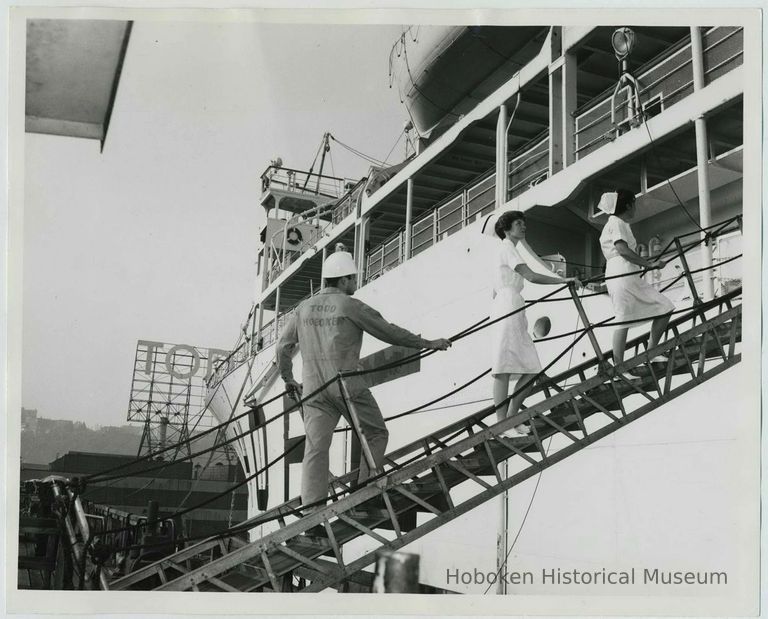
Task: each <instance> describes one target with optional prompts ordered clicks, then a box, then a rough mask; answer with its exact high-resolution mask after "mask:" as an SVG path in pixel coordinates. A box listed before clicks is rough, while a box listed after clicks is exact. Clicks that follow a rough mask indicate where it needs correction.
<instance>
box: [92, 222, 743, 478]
mask: <svg viewBox="0 0 768 619" xmlns="http://www.w3.org/2000/svg"><path fill="white" fill-rule="evenodd" d="M740 219H741V216H740V215H737V216H735V217H732V218H730V219H728V220H726V221H724V222H718V223H716V224H713V225H711V226H708V227H707V228H705V229H703V230H705V231H709V230H712V229H715V228H720V229H721V230H722V229H723V228H725V227H726V226H727V225H728V224H729V223H732V222H733V221H737V220H740ZM686 236H687V235H686ZM706 240H707V239H706V237H705V238H704V239H700V240H699V241H698V242H697V243H694V244H692V245H691V247H693V246H695V245H696V244H700V243H702V242H706ZM706 268H710V267H705V269H704V270H706ZM711 268H715V267H711ZM632 275H635V272H631V273H627V274H623V275H620V276H618V277H627V276H632ZM599 278H600V277H599V276H598V277H597V278H595V279H599ZM602 279H606V278H605V276H602ZM562 289H563V288H558V289H556V290H554V291H552V292H550V293H548V294H546V295H544V296H542V297H540V298H538V299H536V300H533V301H527V302H526V303H525V304H524V305H523V306H522V307H520V308H518V309H516V310H513V311H512V312H510V313H509V314H506V315H504V316H501V317H499V318H496V319H494V320H493V321H490V322H486V320H487V319H484V320H482V321H480V322H478V323H476V324H475V325H473V326H472V327H470V328H468V329H465V330H463V331H462V332H460V334H458V335H457V336H454V338H453V339H460V338H462V337H467V336H468V335H472V334H473V333H475V332H476V331H477V330H479V329H481V328H487V327H488V326H490V325H491V324H493V323H494V322H498V321H499V320H503V319H505V318H507V317H509V316H511V315H513V314H515V313H518V312H521V311H525V309H526V308H528V307H530V306H531V305H534V304H536V303H541V302H547V301H548V300H551V301H556V300H560V299H556V298H555V299H553V298H552V297H553V296H554V295H555V294H556V293H557V292H559V291H560V290H562ZM614 324H615V323H614ZM434 352H435V351H419V352H417V353H414V354H413V355H410V356H407V357H405V358H404V359H401V360H399V361H396V362H391V363H387V364H384V365H383V366H377V367H375V368H370V369H368V370H363V371H356V372H346V373H344V376H345V377H346V376H351V375H361V374H367V373H370V372H375V371H380V370H382V369H385V368H389V367H397V366H399V365H402V364H404V363H409V362H411V361H414V360H415V359H417V358H423V357H426V356H429V355H431V354H433V353H434ZM332 382H333V379H331V380H329V381H327V382H326V383H325V384H324V385H321V386H320V387H319V388H318V389H317V390H315V391H314V392H313V393H312V394H308V395H304V396H303V397H302V399H301V400H300V402H299V404H300V403H301V402H304V401H306V400H307V399H308V398H310V397H312V396H314V395H315V394H316V393H319V392H320V391H322V390H323V389H325V388H327V387H328V386H329V385H330V384H331V383H332ZM286 393H287V392H286V391H283V392H282V393H280V394H277V395H276V396H274V397H272V398H270V399H269V400H267V401H265V402H262V403H261V405H260V406H261V407H262V408H263V407H265V406H267V405H268V404H270V403H272V402H274V401H276V400H279V399H280V398H281V397H283V396H284V395H285V394H286ZM294 408H295V407H294V406H291V407H289V408H287V409H285V410H283V411H282V412H281V413H278V414H277V415H275V416H273V417H270V418H269V419H268V420H266V421H265V422H264V423H263V424H260V425H259V426H258V427H257V428H254V430H255V429H259V428H261V427H263V426H265V425H268V424H270V423H272V422H274V421H276V420H277V419H280V418H281V417H282V416H284V415H286V414H289V413H290V412H291V411H292V410H294ZM248 414H250V412H249V411H246V412H245V413H242V414H240V415H237V416H235V417H233V418H232V419H230V420H228V421H227V422H224V423H222V424H219V426H214V427H212V428H209V429H207V430H205V431H204V432H201V433H200V434H198V435H196V436H195V437H193V439H192V440H196V439H198V438H201V437H203V436H205V435H206V434H209V433H211V432H213V431H217V430H218V429H220V428H222V427H225V426H228V424H230V423H232V422H234V421H236V420H238V419H241V418H243V417H245V416H246V415H248ZM173 448H174V446H169V447H167V448H166V450H170V449H173ZM158 453H162V452H158ZM144 459H146V456H145V457H144ZM138 461H141V459H137V460H136V461H135V462H138ZM135 462H132V463H128V464H124V465H118V466H116V467H112V468H111V469H108V471H107V472H111V471H116V470H120V469H122V468H125V467H126V466H128V465H132V464H135ZM161 466H167V464H163V465H161ZM103 474H104V473H102V475H103ZM90 477H91V478H93V477H98V476H97V475H93V476H90Z"/></svg>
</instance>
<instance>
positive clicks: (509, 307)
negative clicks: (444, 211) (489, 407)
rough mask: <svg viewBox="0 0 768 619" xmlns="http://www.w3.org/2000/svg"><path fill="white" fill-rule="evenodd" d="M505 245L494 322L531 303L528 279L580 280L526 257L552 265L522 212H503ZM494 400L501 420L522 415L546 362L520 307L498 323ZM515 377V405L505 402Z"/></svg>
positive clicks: (500, 226)
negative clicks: (531, 238)
mask: <svg viewBox="0 0 768 619" xmlns="http://www.w3.org/2000/svg"><path fill="white" fill-rule="evenodd" d="M494 232H495V233H496V236H498V237H499V238H500V239H501V246H500V247H499V250H498V252H497V254H496V258H495V261H494V264H493V266H494V269H493V302H492V306H491V316H490V318H491V320H494V319H497V318H500V317H501V316H505V315H507V314H509V313H510V312H514V311H515V310H519V309H520V308H522V307H523V306H524V305H525V301H524V299H523V297H522V294H521V292H522V290H523V284H524V281H523V280H528V281H529V282H532V283H534V284H565V283H568V282H576V283H577V285H578V280H577V279H576V278H575V277H560V276H557V275H543V274H541V273H537V272H536V271H534V270H533V269H531V267H529V266H528V265H527V264H526V262H525V261H524V260H523V259H522V257H521V256H520V253H519V252H518V248H519V247H524V248H525V249H526V250H527V251H528V253H529V255H530V256H531V257H532V258H533V260H534V261H535V262H536V263H537V264H538V265H539V266H540V267H541V268H542V269H543V270H547V271H548V270H549V267H548V266H547V265H546V264H545V263H544V262H543V261H542V260H541V259H540V258H539V257H538V256H537V255H536V253H535V252H534V251H533V250H532V249H531V247H530V246H529V245H528V243H527V242H526V241H525V216H524V215H523V213H522V212H521V211H507V212H506V213H503V214H502V215H500V216H499V218H498V219H497V220H496V224H495V226H494ZM492 329H493V332H494V338H493V368H492V370H491V375H492V376H493V403H494V405H495V406H496V416H497V418H498V420H499V421H503V420H504V419H506V418H507V417H511V416H513V415H516V414H517V413H518V411H519V410H520V406H521V405H522V403H523V400H524V399H525V396H526V395H527V394H528V392H529V390H530V387H531V386H532V384H531V383H532V382H533V379H534V378H535V376H536V375H537V374H538V373H539V372H540V371H541V361H540V360H539V355H538V354H537V353H536V346H535V345H534V343H533V340H532V339H531V336H530V335H529V334H528V320H527V318H526V317H525V312H524V311H518V312H517V313H514V314H512V315H511V316H509V317H508V318H505V319H504V320H500V321H499V322H497V323H496V324H495V325H494V326H493V327H492ZM513 379H515V387H514V389H513V394H514V395H513V397H512V399H511V400H510V402H509V406H503V403H504V402H505V401H506V400H507V396H508V393H509V383H510V381H511V380H513ZM529 432H530V430H529V428H528V427H527V426H526V425H524V424H521V425H518V426H516V427H515V428H513V429H512V430H511V431H508V432H505V433H504V435H506V436H508V437H510V436H514V435H525V434H528V433H529Z"/></svg>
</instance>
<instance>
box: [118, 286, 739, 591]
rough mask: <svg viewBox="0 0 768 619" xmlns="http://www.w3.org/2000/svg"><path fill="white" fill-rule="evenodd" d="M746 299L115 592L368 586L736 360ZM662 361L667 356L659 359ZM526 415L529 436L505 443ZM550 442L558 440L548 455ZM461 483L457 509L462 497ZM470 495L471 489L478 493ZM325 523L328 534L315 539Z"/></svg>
mask: <svg viewBox="0 0 768 619" xmlns="http://www.w3.org/2000/svg"><path fill="white" fill-rule="evenodd" d="M740 295H741V290H740V289H738V290H734V291H732V292H730V293H729V294H727V295H723V296H721V297H718V298H716V299H714V300H712V301H708V302H705V303H699V304H696V305H695V306H694V307H693V308H692V309H691V310H689V311H688V312H686V313H685V314H680V315H678V317H676V318H675V319H673V320H671V321H670V323H669V326H668V330H667V334H668V337H667V339H666V340H665V341H664V342H662V343H661V344H659V345H658V346H656V347H654V348H652V349H647V350H646V349H643V347H642V341H644V339H643V338H637V339H636V340H634V341H633V342H630V345H629V346H630V347H629V348H628V351H630V350H634V356H632V357H631V358H630V359H629V360H627V361H625V362H623V363H621V364H619V365H618V366H616V367H615V368H612V367H610V366H608V365H607V363H606V362H605V357H606V356H609V353H608V354H606V355H600V354H598V355H596V356H595V357H594V358H593V359H591V360H588V361H586V362H585V363H583V364H581V365H578V366H576V367H573V368H571V369H569V370H567V371H565V372H563V373H561V374H558V375H557V376H554V377H543V378H542V380H540V381H539V382H538V383H537V385H536V386H535V387H534V392H538V393H539V394H540V397H543V398H544V399H542V400H540V401H538V402H537V403H535V404H533V405H532V406H530V407H529V408H527V409H524V410H523V411H522V412H521V413H520V414H519V415H516V416H515V417H511V418H507V419H505V420H504V421H501V422H498V423H495V424H493V423H487V422H486V421H484V419H485V418H488V417H489V416H491V418H493V417H492V415H493V407H492V406H491V407H487V408H485V409H484V410H482V411H479V412H477V413H475V414H474V415H471V416H468V417H466V418H464V419H462V420H460V421H457V422H454V423H451V424H449V425H447V426H445V427H443V428H442V429H440V430H438V431H436V432H433V433H431V434H429V435H427V436H424V437H423V438H421V439H419V440H417V441H415V442H413V443H411V444H409V445H406V446H404V447H401V448H399V449H397V450H395V451H393V452H391V453H390V454H388V455H387V457H386V464H385V471H384V472H383V473H382V474H381V475H380V476H378V478H376V479H375V480H374V481H371V482H370V483H368V484H367V485H364V486H362V487H359V488H358V489H351V488H350V486H349V485H350V484H351V483H352V481H353V477H352V474H351V473H350V474H347V475H345V476H343V477H340V478H337V479H336V480H334V484H333V485H334V486H335V487H336V488H334V489H339V490H340V491H341V492H340V495H341V498H339V499H338V500H336V501H334V502H332V503H330V504H328V505H327V506H326V507H325V508H323V509H322V510H321V511H317V512H314V513H312V514H308V515H304V516H303V517H300V516H301V512H300V511H299V510H300V508H301V501H300V499H299V498H295V499H293V500H291V501H288V502H286V503H284V504H282V505H280V506H278V507H276V508H273V509H271V510H268V511H266V512H264V513H262V514H260V515H259V516H256V517H254V518H252V519H250V520H248V521H246V522H245V523H243V525H242V526H240V527H238V528H239V529H240V530H245V529H246V528H251V529H252V528H255V527H257V526H259V525H261V524H263V523H265V522H273V523H275V522H276V523H277V524H273V526H275V530H273V531H272V532H270V533H268V534H266V535H264V536H263V537H261V538H260V539H258V540H256V541H252V542H245V541H243V540H240V539H238V538H236V537H235V536H233V535H231V534H229V537H223V536H217V537H212V538H209V539H207V540H204V541H202V542H199V543H196V544H194V545H191V546H189V547H187V548H185V549H183V550H181V551H179V552H176V553H175V554H173V555H170V556H168V557H166V558H163V559H161V560H158V561H156V562H155V563H152V564H150V565H147V566H145V567H143V568H141V569H139V570H137V571H136V572H133V573H130V574H128V575H126V576H123V577H122V578H120V579H118V580H115V581H113V582H111V583H110V584H109V589H110V590H125V589H153V590H163V591H184V590H193V591H306V592H317V591H321V590H324V589H328V588H336V589H344V590H345V588H346V586H347V583H350V582H353V583H358V584H361V585H365V584H366V583H370V582H371V574H370V573H369V572H366V571H363V568H365V567H367V566H369V565H371V564H372V563H373V562H374V561H375V557H376V553H377V551H379V550H381V549H389V550H396V549H399V548H402V547H403V546H405V545H406V544H409V543H410V542H413V541H414V540H417V539H419V538H421V537H423V536H425V535H427V534H429V533H430V532H431V531H434V530H436V529H438V528H439V527H441V526H442V525H444V524H446V523H448V522H450V521H452V520H454V519H456V518H458V517H460V516H461V515H463V514H466V513H467V512H469V511H470V510H472V509H474V508H475V507H477V506H479V505H482V504H483V503H486V502H487V501H490V500H491V499H493V498H494V497H496V496H498V495H500V494H501V493H502V492H504V491H505V490H508V489H509V488H512V487H513V486H516V485H517V484H520V483H521V482H523V481H525V480H526V479H529V478H531V477H533V476H535V475H537V474H538V473H540V472H541V471H542V470H544V469H546V468H548V467H550V466H552V465H553V464H555V463H557V462H560V461H561V460H564V459H565V458H567V457H568V456H570V455H572V454H575V453H577V452H578V451H580V450H582V449H584V448H585V447H587V446H588V445H591V444H593V443H595V442H596V441H598V440H600V439H601V438H603V437H605V436H608V435H609V434H612V433H613V432H615V431H617V430H618V429H620V428H622V427H623V426H626V425H627V424H629V423H631V422H633V421H635V420H636V419H639V418H640V417H642V416H644V415H646V414H647V413H649V412H651V411H653V410H655V409H657V408H659V407H660V406H663V405H664V404H666V403H668V402H669V401H671V400H672V399H674V398H676V397H677V396H679V395H682V394H684V393H686V392H688V391H690V390H691V389H694V388H695V387H696V386H698V385H700V384H701V383H703V382H705V381H707V380H709V379H710V378H713V377H714V376H717V375H718V374H720V373H721V372H723V371H724V370H726V369H728V368H729V367H731V366H733V365H735V364H736V363H738V362H739V361H740V359H741V353H740V352H739V350H738V349H737V343H739V342H740V341H741V305H740V303H736V300H737V299H738V298H740ZM632 346H634V348H632ZM628 354H629V353H628ZM657 355H665V356H667V358H668V360H667V361H666V362H664V363H663V364H659V363H655V362H653V363H652V362H651V359H654V358H656V357H657ZM629 374H632V376H629ZM574 383H575V384H574ZM529 397H531V396H529ZM521 417H522V418H523V419H524V420H525V421H527V423H529V424H530V426H531V428H532V432H531V434H530V435H528V436H520V437H516V438H511V439H510V438H504V437H501V436H499V434H500V433H501V432H504V431H505V430H509V429H510V428H512V427H513V426H515V425H518V424H519V423H520V422H521V421H520V420H521ZM550 437H553V438H554V439H555V440H552V441H550V443H549V447H548V448H547V449H545V447H544V441H545V440H546V439H548V438H550ZM508 460H509V461H510V465H512V464H513V461H514V460H516V463H515V466H510V469H511V470H512V471H516V472H513V473H512V474H511V475H510V476H509V477H507V478H504V477H503V475H502V474H501V471H502V470H503V468H502V467H501V466H500V465H501V464H502V463H503V462H505V461H508ZM460 484H462V495H461V496H462V499H461V502H458V499H457V498H456V497H455V496H454V495H455V494H456V493H453V494H452V490H453V489H454V488H456V487H457V486H459V485H460ZM465 489H468V490H471V492H472V493H473V494H471V496H470V497H469V498H466V496H467V491H466V490H465ZM417 514H419V515H420V516H421V517H420V518H419V519H418V520H417V518H416V515H417ZM297 516H299V517H297ZM318 525H320V526H321V527H322V528H324V530H325V532H326V535H327V538H326V537H310V536H307V535H305V532H307V530H308V529H310V528H313V527H317V526H318ZM278 526H279V528H278ZM363 538H364V539H365V540H366V542H365V543H364V544H363V543H362V542H361V541H360V540H361V539H363ZM353 540H358V543H357V544H356V545H355V547H354V549H355V552H356V556H354V557H350V556H345V555H344V553H343V552H342V550H343V549H344V547H345V545H346V544H348V543H349V542H351V541H353ZM363 545H364V548H363V549H362V550H361V546H363ZM351 550H352V549H351V548H350V552H348V553H346V554H347V555H351V554H352V553H351Z"/></svg>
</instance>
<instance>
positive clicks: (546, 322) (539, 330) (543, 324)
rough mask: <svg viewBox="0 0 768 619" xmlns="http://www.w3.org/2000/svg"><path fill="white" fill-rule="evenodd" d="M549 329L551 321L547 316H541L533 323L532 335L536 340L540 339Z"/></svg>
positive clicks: (547, 333)
mask: <svg viewBox="0 0 768 619" xmlns="http://www.w3.org/2000/svg"><path fill="white" fill-rule="evenodd" d="M551 330H552V321H551V320H550V319H549V317H548V316H542V317H541V318H538V319H537V320H536V322H535V323H533V337H535V338H536V339H537V340H538V339H541V338H542V337H547V335H549V332H550V331H551Z"/></svg>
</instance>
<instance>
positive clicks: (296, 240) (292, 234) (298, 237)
mask: <svg viewBox="0 0 768 619" xmlns="http://www.w3.org/2000/svg"><path fill="white" fill-rule="evenodd" d="M303 241H304V235H302V234H301V230H299V229H298V228H288V230H287V231H286V233H285V242H286V243H287V244H288V245H292V246H294V247H298V246H299V245H301V243H302V242H303Z"/></svg>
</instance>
